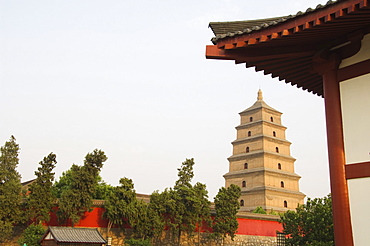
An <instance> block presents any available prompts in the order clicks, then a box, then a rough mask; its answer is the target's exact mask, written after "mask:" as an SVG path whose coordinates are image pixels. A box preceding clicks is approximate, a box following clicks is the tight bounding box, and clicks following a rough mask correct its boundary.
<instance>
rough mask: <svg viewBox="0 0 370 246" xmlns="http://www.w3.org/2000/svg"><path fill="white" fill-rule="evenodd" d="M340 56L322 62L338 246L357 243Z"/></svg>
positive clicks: (331, 184) (335, 231)
mask: <svg viewBox="0 0 370 246" xmlns="http://www.w3.org/2000/svg"><path fill="white" fill-rule="evenodd" d="M339 63H340V59H339V58H338V57H337V56H336V55H335V54H332V55H330V56H329V58H328V60H326V62H325V64H322V63H321V65H320V70H321V71H320V73H321V74H322V77H323V86H324V100H325V116H326V131H327V139H328V140H327V141H328V156H329V172H330V186H331V193H332V201H333V220H334V238H335V245H336V246H353V236H352V224H351V215H350V208H349V196H348V186H347V180H346V176H345V164H346V160H345V155H344V140H343V127H342V112H341V103H340V91H339V82H338V79H337V71H338V65H339Z"/></svg>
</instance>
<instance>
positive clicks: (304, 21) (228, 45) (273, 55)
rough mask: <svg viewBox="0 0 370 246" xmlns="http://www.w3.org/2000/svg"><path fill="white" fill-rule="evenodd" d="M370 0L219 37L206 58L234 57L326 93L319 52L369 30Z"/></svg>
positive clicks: (340, 4)
mask: <svg viewBox="0 0 370 246" xmlns="http://www.w3.org/2000/svg"><path fill="white" fill-rule="evenodd" d="M369 6H370V3H369V0H348V1H340V2H338V3H336V4H332V5H329V6H327V7H326V8H322V9H318V10H317V11H314V12H311V13H308V14H306V15H303V16H298V17H296V18H293V19H289V20H287V21H285V22H282V23H280V24H277V25H273V26H270V27H267V28H264V29H260V30H257V31H253V32H251V33H244V34H241V35H234V36H232V37H225V38H222V39H218V40H217V43H216V44H215V45H208V46H207V47H206V57H207V59H223V60H234V61H235V63H245V64H246V67H255V69H256V71H263V72H264V74H271V75H272V77H278V78H279V80H285V82H287V83H291V84H292V85H296V86H297V87H298V88H302V89H304V90H308V91H309V92H313V93H314V94H317V95H319V96H323V87H322V78H321V76H320V75H318V74H316V73H314V72H313V69H312V60H313V57H314V56H315V55H316V54H317V53H318V52H319V51H321V50H324V49H331V48H333V47H336V46H338V45H342V44H344V43H346V42H348V41H349V40H350V39H351V38H350V34H353V33H355V32H358V31H361V32H362V33H363V34H366V33H369V32H370V7H369Z"/></svg>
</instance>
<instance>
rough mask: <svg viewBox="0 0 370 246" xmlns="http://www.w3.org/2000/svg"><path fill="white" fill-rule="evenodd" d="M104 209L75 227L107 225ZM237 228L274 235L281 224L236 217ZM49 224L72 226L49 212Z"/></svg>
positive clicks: (253, 232)
mask: <svg viewBox="0 0 370 246" xmlns="http://www.w3.org/2000/svg"><path fill="white" fill-rule="evenodd" d="M104 211H105V209H104V208H100V207H96V208H94V209H93V210H92V211H91V212H86V213H85V216H84V217H83V218H82V219H81V220H80V222H79V223H78V224H75V226H76V227H107V225H108V220H106V219H104V218H102V215H103V213H104ZM238 223H239V228H238V232H237V233H236V234H241V235H254V236H269V237H275V236H276V231H282V230H283V227H282V225H281V224H280V223H279V222H277V221H269V220H258V219H245V218H239V219H238ZM47 225H50V226H72V224H71V223H66V224H63V225H60V224H59V223H58V220H57V217H56V214H55V213H53V214H51V219H50V222H49V223H48V224H47ZM207 230H208V231H210V228H203V229H202V230H201V231H207Z"/></svg>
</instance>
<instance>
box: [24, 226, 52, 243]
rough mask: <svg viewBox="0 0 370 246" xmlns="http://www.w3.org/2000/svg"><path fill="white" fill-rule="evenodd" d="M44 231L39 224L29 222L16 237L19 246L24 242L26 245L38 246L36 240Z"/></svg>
mask: <svg viewBox="0 0 370 246" xmlns="http://www.w3.org/2000/svg"><path fill="white" fill-rule="evenodd" d="M45 231H46V230H45V229H44V228H43V227H42V225H41V224H38V225H34V224H31V225H30V226H28V227H27V228H26V230H24V232H23V234H22V236H21V237H20V238H19V239H18V244H19V245H21V246H23V245H24V244H27V246H40V244H39V242H38V241H39V240H40V239H41V237H42V236H43V235H44V233H45Z"/></svg>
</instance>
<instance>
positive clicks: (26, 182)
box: [21, 179, 36, 187]
mask: <svg viewBox="0 0 370 246" xmlns="http://www.w3.org/2000/svg"><path fill="white" fill-rule="evenodd" d="M35 181H36V179H31V180H27V181H24V182H22V183H21V185H22V187H23V186H28V185H30V184H32V183H33V182H35Z"/></svg>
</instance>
